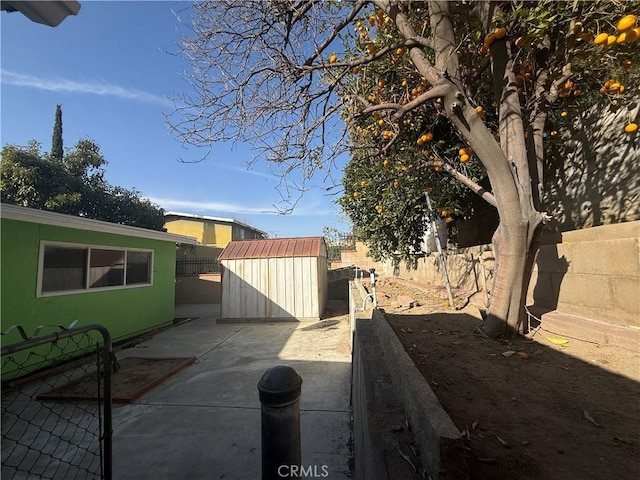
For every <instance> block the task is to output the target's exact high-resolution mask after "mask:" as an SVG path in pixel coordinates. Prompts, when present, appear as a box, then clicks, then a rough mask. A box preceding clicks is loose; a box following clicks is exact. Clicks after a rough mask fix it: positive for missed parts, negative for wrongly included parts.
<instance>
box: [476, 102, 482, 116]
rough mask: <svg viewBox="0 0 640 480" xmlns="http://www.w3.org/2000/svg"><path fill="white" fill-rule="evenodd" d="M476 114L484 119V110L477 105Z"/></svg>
mask: <svg viewBox="0 0 640 480" xmlns="http://www.w3.org/2000/svg"><path fill="white" fill-rule="evenodd" d="M476 113H477V114H478V116H480V117H484V108H482V107H481V106H480V105H478V106H477V107H476Z"/></svg>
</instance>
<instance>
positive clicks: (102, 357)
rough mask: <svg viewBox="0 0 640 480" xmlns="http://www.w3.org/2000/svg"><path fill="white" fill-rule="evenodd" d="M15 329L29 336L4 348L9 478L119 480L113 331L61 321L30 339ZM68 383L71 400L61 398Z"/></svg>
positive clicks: (4, 467)
mask: <svg viewBox="0 0 640 480" xmlns="http://www.w3.org/2000/svg"><path fill="white" fill-rule="evenodd" d="M14 328H17V329H18V330H19V331H20V332H21V335H22V337H23V338H24V339H25V340H24V341H22V342H20V343H15V344H12V345H6V346H2V472H1V473H2V478H3V480H4V479H23V478H47V479H54V480H57V479H61V480H62V479H64V480H67V479H76V478H77V479H80V478H82V479H106V480H111V478H112V471H111V470H112V469H111V465H112V448H111V437H112V420H111V410H112V400H111V373H112V368H113V367H115V366H117V363H116V362H115V357H114V356H113V354H112V350H111V335H110V334H109V331H108V330H107V329H106V328H105V327H104V326H102V325H88V326H86V327H80V328H70V329H66V328H62V327H61V331H59V332H56V333H52V334H49V335H43V336H34V337H29V336H28V335H26V333H25V332H24V330H23V329H21V328H20V327H14ZM7 333H8V332H7ZM36 335H37V333H36ZM70 362H71V363H70ZM63 388H64V389H66V390H65V391H69V390H70V391H71V392H72V393H71V398H70V397H69V396H64V395H58V396H56V392H59V391H61V390H62V389H63ZM79 390H86V391H84V392H83V391H79ZM78 394H80V395H78ZM74 395H76V396H77V399H75V397H74Z"/></svg>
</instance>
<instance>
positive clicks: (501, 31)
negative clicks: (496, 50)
mask: <svg viewBox="0 0 640 480" xmlns="http://www.w3.org/2000/svg"><path fill="white" fill-rule="evenodd" d="M493 34H494V36H495V37H496V40H500V39H501V38H504V37H505V35H506V34H507V29H506V28H504V27H500V28H498V29H496V31H495V32H493Z"/></svg>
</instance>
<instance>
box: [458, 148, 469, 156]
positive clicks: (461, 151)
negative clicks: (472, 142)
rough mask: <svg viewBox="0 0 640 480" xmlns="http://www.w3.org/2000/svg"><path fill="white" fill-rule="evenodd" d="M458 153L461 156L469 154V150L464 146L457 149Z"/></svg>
mask: <svg viewBox="0 0 640 480" xmlns="http://www.w3.org/2000/svg"><path fill="white" fill-rule="evenodd" d="M458 154H459V155H460V156H462V155H469V150H467V149H466V148H461V149H460V150H459V151H458Z"/></svg>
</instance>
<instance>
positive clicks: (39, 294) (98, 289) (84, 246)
mask: <svg viewBox="0 0 640 480" xmlns="http://www.w3.org/2000/svg"><path fill="white" fill-rule="evenodd" d="M46 247H67V248H75V249H86V250H87V251H88V252H87V264H86V268H85V285H86V287H85V288H82V289H76V290H60V291H56V292H43V291H42V281H43V277H44V251H45V248H46ZM91 249H96V250H117V251H124V278H123V283H124V284H123V285H114V286H109V287H89V275H90V271H91V268H90V266H91ZM127 252H144V253H149V254H151V262H150V265H149V282H147V283H134V284H131V285H127ZM154 262H155V252H154V250H152V249H148V248H130V247H119V246H115V245H96V244H92V243H72V242H55V241H49V240H41V241H40V253H39V258H38V285H37V290H36V297H57V296H60V295H76V294H79V293H97V292H105V291H109V290H125V289H131V288H144V287H151V286H153V270H154Z"/></svg>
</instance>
